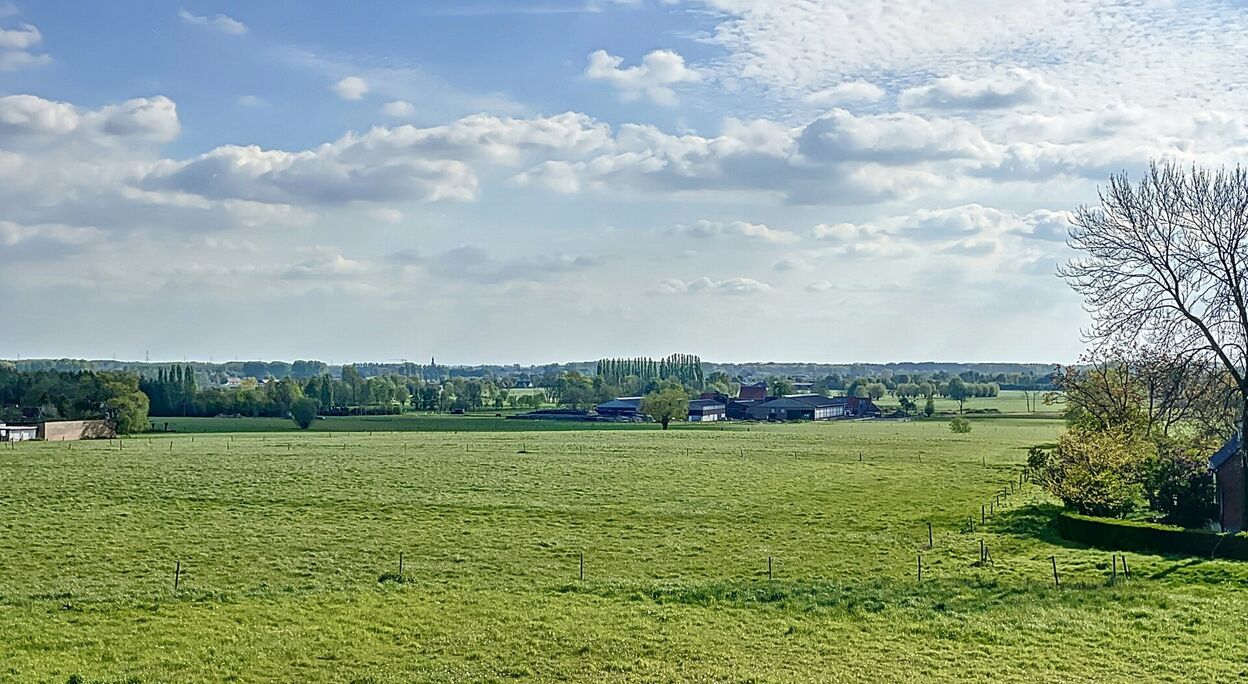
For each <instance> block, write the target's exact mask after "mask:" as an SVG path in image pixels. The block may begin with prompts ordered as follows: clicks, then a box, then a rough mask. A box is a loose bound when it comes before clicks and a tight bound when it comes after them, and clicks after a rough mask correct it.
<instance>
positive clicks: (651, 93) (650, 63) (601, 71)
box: [585, 50, 702, 107]
mask: <svg viewBox="0 0 1248 684" xmlns="http://www.w3.org/2000/svg"><path fill="white" fill-rule="evenodd" d="M623 63H624V58H622V57H616V56H615V55H611V54H608V53H607V51H606V50H595V51H594V52H592V53H590V55H589V64H588V65H587V66H586V67H585V76H586V78H589V79H590V80H594V81H603V82H605V83H608V84H609V85H611V86H612V87H614V88H615V89H616V90H618V91H619V92H620V96H621V97H622V98H624V99H625V100H626V101H627V100H636V99H637V98H639V97H641V96H642V95H645V96H646V97H648V98H649V99H650V101H651V102H654V103H655V104H657V105H662V106H665V107H670V106H674V105H676V104H677V99H676V93H675V91H674V90H672V86H675V85H679V84H683V83H697V82H699V81H701V80H702V74H701V73H699V72H698V71H697V70H695V69H691V68H690V67H687V66H685V59H684V58H683V57H681V56H680V55H679V54H677V53H675V52H673V51H672V50H655V51H653V52H651V53H649V54H647V55H646V56H645V57H643V58H642V59H641V64H638V65H636V66H631V67H626V68H620V65H621V64H623Z"/></svg>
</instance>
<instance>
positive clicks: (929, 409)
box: [923, 397, 936, 418]
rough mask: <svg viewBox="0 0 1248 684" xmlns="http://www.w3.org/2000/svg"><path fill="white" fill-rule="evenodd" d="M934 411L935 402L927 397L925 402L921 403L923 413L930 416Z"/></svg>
mask: <svg viewBox="0 0 1248 684" xmlns="http://www.w3.org/2000/svg"><path fill="white" fill-rule="evenodd" d="M934 413H936V402H934V401H932V398H931V397H928V398H927V403H925V404H923V415H925V416H927V417H928V418H931V417H932V414H934Z"/></svg>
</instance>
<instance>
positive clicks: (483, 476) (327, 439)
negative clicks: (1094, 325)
mask: <svg viewBox="0 0 1248 684" xmlns="http://www.w3.org/2000/svg"><path fill="white" fill-rule="evenodd" d="M344 420H345V419H344ZM459 420H475V419H463V418H460V419H459ZM510 422H513V423H514V422H515V421H510ZM1059 429H1060V424H1059V423H1057V422H1056V421H1045V420H1036V419H1009V418H1003V419H994V420H985V421H977V422H976V423H975V430H974V432H972V433H971V434H969V435H953V434H951V433H950V432H949V431H948V429H947V427H946V426H945V424H943V423H938V422H914V423H887V422H874V423H872V422H865V423H858V422H851V423H832V424H806V425H754V426H750V427H749V428H748V429H734V430H719V429H717V428H712V429H705V428H689V429H682V430H677V431H669V432H666V433H663V432H659V431H656V430H582V431H541V432H506V433H504V432H490V431H484V432H467V431H465V432H460V433H454V432H396V433H386V434H381V433H378V432H375V433H374V434H373V435H372V436H370V435H368V434H367V433H356V434H349V435H348V434H337V433H334V434H331V433H274V434H265V433H251V434H239V435H228V434H178V435H173V436H170V437H163V436H161V437H155V438H152V439H150V440H149V439H147V438H141V439H129V440H123V441H122V442H121V444H122V446H120V447H119V446H118V444H119V443H118V442H116V441H115V442H113V443H112V444H111V445H110V444H109V443H108V442H93V443H85V442H84V443H76V444H72V445H71V444H66V443H49V444H43V443H27V444H20V445H17V448H15V449H5V450H0V624H3V625H5V628H4V629H0V681H5V680H6V679H7V680H12V681H22V682H25V681H47V682H65V681H67V679H68V678H69V677H70V675H71V674H75V673H77V674H81V675H82V676H83V677H84V678H85V681H88V682H122V681H137V682H165V681H169V682H172V681H177V682H194V681H274V680H276V681H309V682H320V681H324V682H339V681H346V682H352V681H357V682H400V681H403V682H406V681H503V680H514V679H529V680H534V681H545V680H559V679H562V680H575V681H635V680H648V681H670V680H691V681H862V680H870V681H903V680H904V681H950V680H963V681H998V680H1015V681H1028V680H1046V679H1048V680H1061V681H1129V680H1136V681H1140V680H1143V681H1197V680H1199V681H1224V680H1229V679H1234V678H1237V677H1239V676H1243V675H1244V673H1245V669H1246V667H1248V666H1245V665H1244V663H1243V659H1242V658H1239V657H1238V656H1237V655H1236V651H1235V649H1233V648H1232V649H1228V648H1226V645H1227V644H1232V643H1236V639H1237V637H1238V635H1241V634H1243V632H1244V629H1245V627H1248V625H1246V624H1245V622H1246V619H1245V617H1244V616H1246V615H1248V595H1246V593H1245V592H1244V591H1243V589H1244V588H1245V587H1248V570H1245V569H1244V568H1243V566H1242V565H1241V564H1237V563H1233V562H1225V561H1199V560H1192V559H1172V558H1165V557H1160V556H1148V555H1137V554H1130V555H1129V562H1130V565H1131V569H1132V573H1133V576H1134V578H1135V579H1134V580H1133V581H1132V582H1131V583H1130V584H1128V585H1126V586H1119V587H1115V588H1110V587H1108V586H1106V582H1107V580H1108V577H1109V572H1110V571H1109V560H1110V554H1109V553H1108V552H1103V551H1099V550H1090V549H1085V548H1080V547H1077V546H1074V545H1069V544H1065V543H1063V542H1062V541H1061V540H1060V539H1057V538H1055V537H1054V536H1053V534H1052V532H1051V531H1050V530H1049V528H1048V526H1047V521H1048V519H1049V516H1050V515H1051V513H1052V510H1051V505H1050V504H1048V502H1047V501H1045V500H1044V497H1043V496H1041V495H1040V493H1039V492H1037V491H1035V490H1034V488H1031V487H1030V486H1028V487H1025V488H1024V489H1023V490H1022V491H1021V492H1020V493H1019V494H1016V495H1014V496H1013V497H1011V498H1010V499H1009V500H1008V502H1007V503H1006V504H1005V505H1004V506H1003V508H1002V509H1001V510H999V511H998V512H997V514H996V515H994V516H993V517H992V518H991V519H990V520H989V521H988V523H987V524H986V525H984V526H982V527H980V526H979V525H978V513H979V507H980V505H981V504H984V503H987V502H988V501H990V500H992V497H993V494H994V492H996V491H998V490H1000V488H1001V487H1002V486H1004V485H1006V484H1007V483H1008V482H1010V481H1015V482H1016V481H1017V480H1016V478H1017V472H1018V468H1019V466H1020V464H1021V463H1022V462H1023V461H1024V459H1025V457H1026V448H1027V447H1028V446H1030V445H1032V444H1035V443H1038V442H1045V441H1051V440H1052V439H1053V438H1054V437H1055V436H1056V434H1057V432H1058V431H1059ZM860 454H861V460H859V458H860V456H859V455H860ZM972 515H974V516H975V518H976V523H977V525H976V527H977V530H976V532H975V533H974V534H965V533H962V532H960V530H961V529H962V527H963V526H964V524H965V522H966V519H967V517H968V516H972ZM928 521H931V522H932V523H933V525H934V529H935V536H936V544H935V548H932V549H928V548H927V528H926V523H927V522H928ZM980 539H983V540H985V541H986V542H987V544H988V546H989V549H990V551H991V553H992V555H993V558H994V563H993V564H992V565H990V566H983V567H981V566H980V565H979V564H978V542H979V540H980ZM400 552H402V553H403V554H404V568H403V576H402V577H401V578H400V577H397V576H396V573H397V563H398V556H399V553H400ZM581 553H584V554H585V566H586V579H585V580H584V581H581V580H578V578H577V576H578V571H579V557H580V556H579V554H581ZM920 554H922V556H923V563H924V578H923V582H922V583H921V584H920V583H919V582H918V581H917V577H916V574H917V572H916V563H917V559H918V556H919V555H920ZM769 556H770V557H772V559H773V570H774V579H768V575H767V558H768V557H769ZM1050 556H1056V557H1057V559H1058V563H1059V571H1060V573H1061V579H1062V582H1063V585H1064V586H1063V588H1062V589H1060V590H1057V589H1053V588H1051V583H1052V579H1051V566H1050V560H1049V557H1050ZM175 559H176V560H180V561H181V562H182V568H183V574H182V575H181V578H180V587H179V590H178V591H177V592H176V593H175V592H174V591H173V589H172V580H173V567H174V561H175ZM1161 644H1164V646H1162V645H1161Z"/></svg>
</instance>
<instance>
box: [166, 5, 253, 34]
mask: <svg viewBox="0 0 1248 684" xmlns="http://www.w3.org/2000/svg"><path fill="white" fill-rule="evenodd" d="M178 17H180V18H181V19H182V21H185V22H186V23H188V24H195V25H196V26H207V27H209V28H212V29H215V30H217V31H220V32H221V33H225V34H229V35H232V36H239V35H242V34H244V33H247V25H246V24H244V23H243V22H241V21H239V20H237V19H235V18H233V17H230V16H227V15H224V14H218V15H216V16H215V17H207V16H199V15H196V14H192V13H191V12H188V11H187V10H185V9H183V10H178Z"/></svg>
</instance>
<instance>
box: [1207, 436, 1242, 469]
mask: <svg viewBox="0 0 1248 684" xmlns="http://www.w3.org/2000/svg"><path fill="white" fill-rule="evenodd" d="M1237 451H1239V434H1238V433H1236V434H1235V436H1234V437H1232V438H1230V439H1228V440H1227V441H1226V444H1223V445H1222V448H1221V449H1218V451H1217V453H1215V454H1214V455H1213V456H1212V457H1211V458H1210V459H1209V467H1210V468H1213V469H1214V470H1217V469H1218V468H1221V467H1222V466H1223V464H1225V463H1226V462H1227V461H1229V460H1231V456H1234V455H1235V452H1237Z"/></svg>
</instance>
